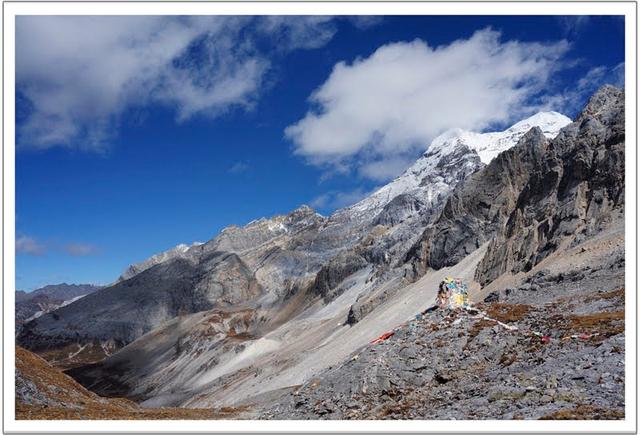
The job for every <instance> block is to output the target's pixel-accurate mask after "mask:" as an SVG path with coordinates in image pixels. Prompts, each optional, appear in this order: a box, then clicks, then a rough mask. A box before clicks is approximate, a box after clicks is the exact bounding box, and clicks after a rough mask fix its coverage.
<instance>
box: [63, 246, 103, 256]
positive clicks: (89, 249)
mask: <svg viewBox="0 0 640 435" xmlns="http://www.w3.org/2000/svg"><path fill="white" fill-rule="evenodd" d="M62 250H63V252H66V253H67V254H69V255H72V256H74V257H86V256H88V255H95V254H97V253H98V248H96V247H95V246H93V245H90V244H87V243H69V244H67V245H64V246H63V247H62Z"/></svg>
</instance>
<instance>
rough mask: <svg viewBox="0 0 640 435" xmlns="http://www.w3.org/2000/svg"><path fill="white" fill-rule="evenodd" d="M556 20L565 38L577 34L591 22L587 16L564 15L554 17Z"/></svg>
mask: <svg viewBox="0 0 640 435" xmlns="http://www.w3.org/2000/svg"><path fill="white" fill-rule="evenodd" d="M556 19H557V20H558V22H559V23H560V25H561V26H562V29H563V31H564V33H565V35H567V36H570V35H571V36H572V35H575V34H577V33H579V32H580V31H582V30H584V29H585V28H586V27H587V26H588V25H589V23H590V22H591V18H590V17H589V16H588V15H564V16H559V17H556Z"/></svg>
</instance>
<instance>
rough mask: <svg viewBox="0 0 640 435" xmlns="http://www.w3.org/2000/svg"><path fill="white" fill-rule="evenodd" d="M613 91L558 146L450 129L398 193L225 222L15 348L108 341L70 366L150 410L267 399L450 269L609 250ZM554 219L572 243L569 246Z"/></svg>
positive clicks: (483, 278) (531, 264)
mask: <svg viewBox="0 0 640 435" xmlns="http://www.w3.org/2000/svg"><path fill="white" fill-rule="evenodd" d="M623 96H624V92H623V91H621V90H618V89H615V88H609V87H607V88H603V89H602V90H600V91H599V92H598V93H597V94H596V95H595V96H594V97H593V98H592V100H591V102H590V103H589V105H588V106H587V107H586V108H585V110H584V111H583V115H584V116H583V115H581V116H580V117H579V118H578V119H576V121H575V122H574V123H571V124H570V125H568V126H563V128H562V129H561V130H560V133H559V134H558V135H557V136H556V137H554V136H555V135H554V134H553V132H552V131H550V130H548V129H547V127H545V125H553V123H547V124H545V125H543V126H542V127H543V128H538V127H535V126H533V128H527V127H531V125H530V124H528V123H527V122H524V123H521V124H520V126H521V128H522V129H523V130H524V129H525V128H527V130H526V131H522V132H521V133H522V134H519V135H517V139H516V142H517V143H513V144H511V145H509V146H508V147H507V146H506V145H505V144H508V143H509V138H514V137H516V136H514V134H515V133H514V130H511V131H510V132H509V130H507V132H506V133H505V134H504V135H501V136H500V137H501V138H503V139H505V138H506V139H505V141H503V142H502V143H499V144H496V143H493V142H490V141H487V142H482V143H481V144H480V145H478V149H479V150H480V152H482V153H484V155H485V158H488V157H486V156H488V155H490V153H491V152H494V151H496V150H497V149H499V148H500V147H505V149H504V150H502V152H500V153H499V154H498V155H497V157H495V158H493V159H491V160H490V162H489V163H488V164H486V165H485V164H484V163H483V162H482V160H481V157H480V155H479V152H478V150H474V149H472V148H471V147H470V146H469V145H468V144H465V143H464V141H465V140H467V138H468V137H473V135H458V136H456V135H455V134H448V135H445V136H443V137H441V138H439V139H438V140H439V141H440V142H437V141H436V145H435V146H432V147H431V148H430V149H429V150H427V152H426V153H425V154H424V155H423V157H421V158H420V159H419V160H418V162H416V165H414V166H413V167H412V168H410V169H409V170H407V172H405V174H403V175H402V176H400V177H398V178H397V179H396V180H394V181H393V182H392V183H390V185H388V186H391V187H388V186H385V187H383V188H382V189H380V190H379V191H377V192H375V193H374V194H372V195H371V196H370V197H369V198H366V199H365V200H363V201H361V202H359V203H358V204H355V205H353V206H351V207H347V208H345V209H342V210H339V211H337V212H335V213H334V214H332V215H331V216H328V217H324V216H321V215H319V214H317V213H315V212H314V211H313V210H311V209H310V208H308V207H301V208H299V209H297V210H295V211H293V212H292V213H289V214H287V215H283V216H276V217H273V218H270V219H260V220H258V221H254V222H251V223H249V224H248V225H246V226H244V227H229V228H227V229H225V230H224V231H222V232H221V233H220V234H219V235H218V236H216V237H215V238H214V239H212V240H210V241H209V242H207V243H204V244H202V245H198V246H194V247H192V248H190V249H188V250H186V251H185V252H184V253H183V254H184V255H178V256H176V257H175V258H169V259H167V260H166V261H162V262H159V263H158V264H155V265H153V266H152V267H149V268H147V269H146V270H144V271H141V272H140V273H138V274H136V275H134V276H132V277H131V278H130V279H127V280H124V281H121V282H119V283H117V284H116V285H114V286H112V287H109V288H108V289H104V290H102V291H100V292H98V293H96V294H95V295H91V296H89V297H86V298H83V299H81V300H80V301H77V302H75V303H74V304H71V305H69V306H67V307H64V308H62V309H60V310H58V311H57V312H56V314H57V318H56V317H54V316H52V315H46V316H43V317H42V318H40V319H37V320H35V321H33V322H29V323H28V324H27V327H26V328H25V330H24V331H23V333H22V334H21V335H20V337H19V340H20V341H21V343H23V344H24V345H25V346H27V347H30V348H31V349H34V350H37V351H40V350H41V349H47V348H51V347H53V348H56V347H60V346H69V345H74V346H88V345H90V344H92V343H93V344H97V345H100V343H101V342H102V341H104V340H107V339H110V340H117V341H118V344H117V348H120V347H122V346H124V347H123V348H122V349H120V350H119V351H117V352H115V353H114V354H112V355H110V356H108V358H106V359H103V358H100V359H96V360H93V361H90V362H92V363H93V364H89V365H84V366H74V367H73V368H72V369H71V370H70V371H69V372H68V373H69V374H70V375H72V376H73V377H74V378H75V379H76V380H78V381H79V382H80V383H82V384H83V385H84V386H86V387H87V388H89V389H91V390H93V391H96V392H99V393H100V394H104V395H113V396H126V397H129V398H132V399H135V400H136V401H140V402H142V403H143V404H144V405H145V406H149V407H156V406H182V407H198V408H199V407H207V406H214V404H215V406H219V405H236V404H243V406H244V405H247V406H249V405H251V404H253V405H255V406H260V407H262V406H265V401H266V402H269V401H270V399H269V397H276V396H277V397H280V396H281V395H282V394H285V395H286V393H287V392H289V391H290V390H291V388H293V387H294V386H297V385H300V384H303V385H312V384H313V383H314V382H315V381H314V379H316V377H319V378H318V379H319V380H318V382H322V381H323V379H327V376H329V375H328V374H327V372H326V370H331V369H330V368H331V367H336V366H342V365H344V363H345V361H347V358H349V357H350V355H353V352H354V351H357V350H358V349H362V348H363V346H365V345H367V343H369V341H370V340H371V339H372V338H375V337H376V336H378V335H380V334H381V333H384V332H385V331H388V330H390V329H391V328H393V327H394V326H396V325H397V324H401V323H403V322H405V321H407V320H410V319H411V318H413V316H415V314H416V313H417V312H419V311H421V310H422V309H424V308H426V307H427V306H428V305H429V304H431V301H433V298H434V296H435V292H436V288H437V283H438V282H439V281H440V280H441V279H443V278H444V277H445V276H448V275H453V276H456V277H460V278H461V279H463V280H465V281H466V282H468V283H469V285H470V289H471V294H472V296H478V295H481V294H483V292H486V291H490V290H495V289H498V290H499V289H501V288H502V287H500V286H504V283H505V282H508V283H515V284H514V285H520V284H521V283H522V282H524V280H527V279H533V278H532V277H533V275H534V274H535V273H538V272H539V271H540V268H541V267H543V266H545V265H547V267H548V260H549V259H553V260H555V261H556V262H557V263H558V266H557V267H565V266H564V265H563V263H562V262H563V261H565V260H566V259H572V258H574V257H575V256H578V254H575V253H573V251H571V254H569V252H570V250H571V249H585V250H586V251H585V252H587V253H589V252H590V249H592V248H586V246H587V245H588V243H590V241H592V240H594V238H597V237H601V236H602V234H605V233H606V232H607V231H612V232H611V234H615V236H611V237H613V238H616V237H617V238H616V239H615V240H620V234H619V233H620V231H619V230H618V232H616V231H613V230H611V228H614V229H615V228H618V229H619V227H620V223H621V222H622V220H621V216H622V217H623V213H624V194H623V192H624V179H623V178H622V179H620V178H619V177H618V178H616V177H617V176H616V175H615V171H618V174H619V173H622V174H623V173H624V166H623V163H624V158H623V157H624V105H623ZM534 118H535V117H534ZM538 118H539V119H542V120H544V121H545V122H546V121H548V117H545V116H540V117H538ZM551 118H553V119H556V120H560V119H561V118H560V117H559V116H555V115H552V116H551ZM562 122H564V121H562ZM562 122H560V124H561V123H562ZM516 130H517V129H516ZM545 130H547V131H545ZM490 134H493V133H490ZM487 143H488V145H487ZM621 163H622V166H621ZM560 167H561V168H563V170H562V172H559V171H558V170H557V168H560ZM606 168H608V169H613V170H614V174H613V175H611V174H607V175H606V176H605V175H604V174H603V171H604V170H605V169H606ZM581 171H582V172H581ZM574 172H576V173H578V174H581V175H578V177H577V178H575V176H573V175H571V174H573V173H574ZM552 173H556V174H559V176H558V179H557V180H555V181H554V182H553V183H551V182H548V180H549V179H550V178H549V177H551V174H552ZM572 177H574V178H572ZM580 177H582V178H580ZM612 183H613V184H612ZM616 183H618V187H616ZM619 183H622V188H620V187H619ZM396 191H397V194H395V192H396ZM549 222H553V225H549V228H551V230H546V229H545V228H546V227H545V223H547V225H548V223H549ZM563 225H567V228H574V229H576V231H577V234H573V236H572V237H568V234H567V231H566V230H565V229H563V228H564V227H563ZM622 228H623V227H622ZM583 229H585V230H584V231H582V230H583ZM622 232H623V230H622ZM611 240H613V239H611ZM622 240H623V238H622ZM534 242H535V243H534ZM607 243H609V242H607ZM616 243H618V242H615V243H613V242H612V244H611V246H612V248H611V249H612V250H613V249H619V246H620V245H619V244H616ZM589 246H590V245H589ZM622 246H623V242H622ZM519 252H522V255H520V254H518V253H519ZM580 252H582V251H580ZM611 252H614V251H611ZM615 252H618V254H617V255H619V251H615ZM565 255H566V258H565V257H564V256H565ZM585 255H586V254H585ZM604 257H607V256H606V255H605V256H604ZM576 258H577V257H576ZM580 258H586V257H585V256H584V255H583V257H580ZM561 260H562V261H561ZM572 261H573V260H572ZM576 261H577V260H576ZM580 261H583V260H580ZM585 261H586V260H585ZM598 261H600V260H598ZM574 266H575V265H573V266H572V267H574ZM566 267H568V266H566ZM565 272H566V271H563V270H560V271H559V273H560V274H563V273H565ZM572 273H573V272H572ZM616 273H618V274H619V273H620V268H618V269H617V272H616ZM622 273H624V267H622ZM583 275H584V274H583ZM558 276H559V275H558ZM563 276H564V275H563ZM576 276H579V275H576ZM483 285H484V288H482V287H483ZM536 285H538V284H536ZM532 286H533V284H532V285H531V286H530V287H532ZM494 287H496V288H494ZM568 291H569V293H570V294H571V295H576V294H578V293H576V292H575V289H574V288H573V287H572V288H571V289H568ZM558 296H559V297H566V296H567V295H564V294H562V295H558ZM616 297H617V296H616ZM607 300H608V299H607ZM618 302H619V301H618ZM589 307H590V306H589ZM613 308H616V310H617V309H618V307H613ZM613 308H612V309H613ZM589 309H590V308H589ZM116 313H117V317H116ZM616 316H618V317H619V315H618V314H616ZM116 319H117V321H116ZM613 320H615V321H616V322H617V321H618V320H619V318H617V317H616V319H613ZM423 326H424V325H423ZM463 326H464V328H473V325H472V324H468V325H467V324H465V325H463ZM616 328H618V324H617V323H616V324H615V328H613V329H612V331H613V332H615V334H613V332H612V334H613V335H611V338H612V339H614V341H615V340H618V339H619V337H618V338H615V336H616V335H619V331H618V329H616ZM69 331H74V332H73V334H70V333H69ZM616 331H618V332H616ZM454 332H455V333H456V334H457V333H459V332H460V331H457V330H456V331H454ZM405 344H407V345H409V346H410V345H411V343H410V342H407V343H405ZM616 346H617V345H616ZM116 350H117V349H116ZM396 350H398V352H399V353H401V350H400V349H396ZM518 351H520V350H518ZM549 358H558V355H557V354H553V355H552V354H549ZM88 362H89V361H88ZM451 362H452V364H453V361H451ZM465 364H466V363H465ZM527 364H529V363H527ZM527 367H529V366H527ZM434 379H435V376H434ZM435 381H436V382H439V381H438V379H435ZM331 385H332V386H331V388H337V386H336V385H337V384H336V383H335V382H333V383H331ZM310 388H314V387H310ZM536 388H537V387H536ZM403 394H404V393H403ZM612 397H613V396H612ZM545 400H546V399H545ZM612 400H618V397H617V396H615V397H614V399H612ZM279 406H280V405H279ZM281 406H283V407H284V406H285V405H281ZM301 406H302V405H301ZM314 406H315V405H314ZM615 406H619V403H618V402H616V405H615ZM278 409H284V408H278ZM305 410H306V411H309V409H308V408H305ZM310 412H311V411H310ZM313 412H315V411H313ZM327 414H329V413H324V414H322V415H323V416H324V415H327ZM305 415H310V414H305ZM532 415H533V414H532ZM261 417H262V418H265V417H266V418H269V415H268V414H264V415H261ZM303 418H307V417H306V416H303ZM323 418H325V417H323ZM365 418H368V417H366V416H365ZM438 418H439V417H438ZM527 418H531V416H527Z"/></svg>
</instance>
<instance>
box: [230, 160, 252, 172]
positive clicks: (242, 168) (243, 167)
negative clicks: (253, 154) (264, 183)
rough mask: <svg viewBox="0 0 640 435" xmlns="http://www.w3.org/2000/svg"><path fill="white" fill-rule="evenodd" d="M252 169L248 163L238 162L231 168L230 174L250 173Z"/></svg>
mask: <svg viewBox="0 0 640 435" xmlns="http://www.w3.org/2000/svg"><path fill="white" fill-rule="evenodd" d="M249 168H250V166H249V164H248V163H246V162H236V163H234V164H233V165H231V167H230V168H229V170H228V172H229V173H230V174H241V173H243V172H246V171H248V170H249Z"/></svg>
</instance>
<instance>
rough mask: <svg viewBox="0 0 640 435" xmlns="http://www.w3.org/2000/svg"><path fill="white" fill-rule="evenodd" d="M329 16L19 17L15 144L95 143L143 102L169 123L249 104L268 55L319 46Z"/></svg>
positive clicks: (328, 30)
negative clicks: (165, 110) (169, 111)
mask: <svg viewBox="0 0 640 435" xmlns="http://www.w3.org/2000/svg"><path fill="white" fill-rule="evenodd" d="M337 19H339V18H334V17H324V16H319V17H313V16H301V17H294V16H288V17H251V16H237V17H231V16H229V17H222V16H179V17H178V16H20V17H18V18H17V19H16V85H17V94H18V101H21V102H22V103H21V104H20V107H19V111H20V113H21V117H22V118H23V120H22V122H20V123H19V125H18V144H19V146H20V147H32V148H48V147H51V146H65V147H75V148H83V149H87V150H92V151H95V150H104V149H106V148H107V147H108V145H109V141H110V139H111V138H112V137H111V136H112V135H114V134H117V131H118V125H119V123H120V121H121V119H122V116H123V114H124V113H125V111H127V110H129V109H144V108H145V107H146V106H148V105H149V104H152V103H156V104H163V105H166V106H167V107H170V108H173V109H174V110H175V113H176V119H177V120H178V121H185V120H187V119H189V118H190V117H192V116H194V115H204V116H211V117H215V116H218V115H220V114H222V113H225V112H228V111H230V110H236V109H238V110H251V108H252V107H253V106H254V105H255V102H256V100H257V99H258V98H259V97H260V96H261V93H262V92H264V89H265V88H266V87H267V85H268V82H270V81H272V80H266V78H267V76H268V73H269V72H270V71H271V70H272V68H271V66H272V61H273V58H275V57H277V56H281V55H283V53H287V52H290V51H291V50H300V49H312V48H317V47H320V46H322V45H324V44H326V43H327V42H328V41H329V40H330V39H331V38H332V37H333V35H334V34H335V32H336V29H337V26H336V23H335V21H336V20H337ZM265 42H267V43H266V44H265Z"/></svg>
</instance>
